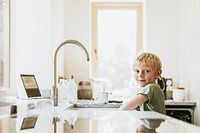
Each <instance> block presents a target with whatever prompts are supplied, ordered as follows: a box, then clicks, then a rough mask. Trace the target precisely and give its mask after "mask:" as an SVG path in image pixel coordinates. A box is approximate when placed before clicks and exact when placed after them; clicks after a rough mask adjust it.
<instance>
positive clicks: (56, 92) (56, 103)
mask: <svg viewBox="0 0 200 133" xmlns="http://www.w3.org/2000/svg"><path fill="white" fill-rule="evenodd" d="M65 44H74V45H77V46H79V47H80V48H81V49H83V50H84V51H85V54H86V56H87V61H90V58H89V54H88V51H87V49H86V48H85V47H84V45H83V44H81V43H80V42H79V41H76V40H66V41H64V42H62V43H61V44H60V45H59V46H58V47H57V48H56V51H55V54H54V85H53V94H52V99H53V105H54V106H58V88H57V78H56V75H57V73H56V70H57V68H56V67H57V54H58V51H59V49H60V48H61V47H62V46H64V45H65Z"/></svg>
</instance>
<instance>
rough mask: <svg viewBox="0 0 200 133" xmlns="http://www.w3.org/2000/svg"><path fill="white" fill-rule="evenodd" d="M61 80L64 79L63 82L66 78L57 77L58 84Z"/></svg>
mask: <svg viewBox="0 0 200 133" xmlns="http://www.w3.org/2000/svg"><path fill="white" fill-rule="evenodd" d="M61 79H64V80H66V78H65V77H63V76H58V83H60V80H61Z"/></svg>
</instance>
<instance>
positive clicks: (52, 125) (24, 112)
mask: <svg viewBox="0 0 200 133" xmlns="http://www.w3.org/2000/svg"><path fill="white" fill-rule="evenodd" d="M16 105H17V113H16V114H12V115H10V112H9V108H10V107H9V106H6V107H0V110H1V111H3V112H4V114H0V132H1V133H16V132H17V133H25V132H26V133H27V132H28V133H36V132H45V133H64V132H68V133H112V132H113V133H133V132H135V131H136V129H137V127H138V126H139V125H140V124H141V123H142V121H146V122H148V121H149V120H153V121H157V120H164V121H163V122H162V123H161V124H160V126H158V127H157V128H156V131H157V132H159V133H169V132H172V133H188V132H192V133H199V132H200V127H198V126H195V125H192V124H189V123H186V122H183V121H180V120H176V119H174V118H171V117H169V116H166V115H162V114H159V113H156V112H148V111H145V112H142V111H119V110H118V109H117V108H113V109H112V108H107V109H105V108H84V109H82V108H70V107H71V106H72V104H67V103H59V106H52V105H51V102H50V100H41V99H36V100H28V101H27V100H22V101H17V104H16ZM147 125H148V124H147Z"/></svg>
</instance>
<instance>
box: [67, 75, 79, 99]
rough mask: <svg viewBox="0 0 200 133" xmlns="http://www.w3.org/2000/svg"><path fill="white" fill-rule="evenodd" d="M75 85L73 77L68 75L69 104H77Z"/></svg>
mask: <svg viewBox="0 0 200 133" xmlns="http://www.w3.org/2000/svg"><path fill="white" fill-rule="evenodd" d="M77 91H78V89H77V85H76V83H75V81H74V76H73V75H70V76H69V80H68V85H67V101H68V102H69V103H76V102H77Z"/></svg>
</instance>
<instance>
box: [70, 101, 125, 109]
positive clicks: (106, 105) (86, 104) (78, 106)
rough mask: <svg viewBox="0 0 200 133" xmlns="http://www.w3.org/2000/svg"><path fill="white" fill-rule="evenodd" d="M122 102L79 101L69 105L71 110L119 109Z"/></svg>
mask: <svg viewBox="0 0 200 133" xmlns="http://www.w3.org/2000/svg"><path fill="white" fill-rule="evenodd" d="M121 105H122V103H97V102H93V101H89V102H78V103H75V104H73V105H72V106H69V107H68V108H67V109H69V110H118V108H119V107H120V106H121Z"/></svg>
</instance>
